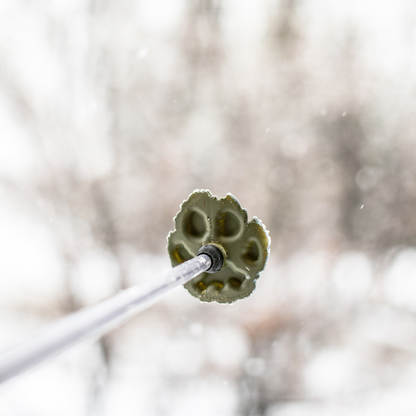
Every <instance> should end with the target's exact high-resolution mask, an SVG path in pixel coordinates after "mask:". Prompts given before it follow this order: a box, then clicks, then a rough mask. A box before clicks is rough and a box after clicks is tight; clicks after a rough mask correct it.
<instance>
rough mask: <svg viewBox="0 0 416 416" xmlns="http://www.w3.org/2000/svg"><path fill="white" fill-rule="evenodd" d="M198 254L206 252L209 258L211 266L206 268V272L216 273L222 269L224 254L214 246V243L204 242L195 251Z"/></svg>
mask: <svg viewBox="0 0 416 416" xmlns="http://www.w3.org/2000/svg"><path fill="white" fill-rule="evenodd" d="M200 254H206V255H207V256H208V257H209V258H210V259H211V262H212V264H211V267H210V268H209V269H208V270H207V273H216V272H219V271H220V270H221V269H222V266H223V264H224V256H223V254H222V251H221V250H220V249H219V248H218V247H216V246H214V244H206V245H205V246H202V247H201V248H200V249H199V250H198V253H197V256H199V255H200Z"/></svg>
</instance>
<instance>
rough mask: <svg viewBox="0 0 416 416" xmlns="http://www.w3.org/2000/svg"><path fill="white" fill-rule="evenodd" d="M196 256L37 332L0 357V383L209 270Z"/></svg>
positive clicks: (208, 264) (208, 261) (113, 325)
mask: <svg viewBox="0 0 416 416" xmlns="http://www.w3.org/2000/svg"><path fill="white" fill-rule="evenodd" d="M211 265H212V260H211V257H210V256H208V255H206V254H200V255H198V256H196V257H194V258H192V259H191V260H188V261H186V262H185V263H182V264H180V265H179V266H176V267H174V268H173V269H171V270H169V271H167V272H165V273H162V274H160V275H158V276H157V277H156V278H154V279H152V280H149V281H146V282H144V283H143V284H141V285H137V286H133V287H131V288H129V289H126V290H123V291H122V292H120V293H118V294H116V295H114V296H113V297H111V298H109V299H107V300H105V301H103V302H101V303H99V304H98V305H96V306H93V307H90V308H86V309H83V310H80V311H78V312H75V313H73V314H72V315H70V316H68V317H65V318H63V319H61V320H60V321H58V322H57V323H55V324H53V325H52V326H51V327H49V328H47V329H46V330H44V331H42V332H40V333H39V334H38V335H37V336H36V337H35V338H33V339H30V340H28V341H27V342H25V343H23V344H21V345H18V346H17V347H15V348H13V349H11V350H9V351H7V352H5V353H3V354H1V355H0V383H1V382H3V381H6V380H8V379H10V378H12V377H14V376H16V375H18V374H20V373H23V372H24V371H26V370H28V369H30V368H32V367H34V366H36V365H38V364H40V363H41V362H43V361H46V360H47V359H48V358H50V357H53V356H55V355H57V354H59V353H60V352H62V351H64V350H66V349H68V348H69V347H71V346H73V345H75V344H77V343H79V342H80V341H83V340H85V339H87V338H93V337H95V338H98V337H100V336H101V335H103V334H104V333H106V332H108V331H110V330H111V329H114V328H116V327H117V326H119V325H121V324H122V323H124V322H126V321H127V320H128V319H130V318H132V317H133V316H135V315H137V314H138V313H139V312H141V311H142V310H143V309H146V308H147V307H149V306H150V305H152V304H153V303H155V302H156V301H158V300H159V299H160V298H162V297H163V296H164V295H166V294H167V293H169V292H170V291H172V290H173V289H175V288H176V287H177V286H180V285H183V284H185V283H187V282H189V281H190V280H192V279H193V278H195V277H196V276H198V275H199V274H201V273H203V272H205V271H208V270H209V269H210V268H211Z"/></svg>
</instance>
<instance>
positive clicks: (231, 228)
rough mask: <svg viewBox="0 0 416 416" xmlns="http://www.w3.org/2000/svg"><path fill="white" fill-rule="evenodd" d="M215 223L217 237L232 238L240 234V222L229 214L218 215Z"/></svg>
mask: <svg viewBox="0 0 416 416" xmlns="http://www.w3.org/2000/svg"><path fill="white" fill-rule="evenodd" d="M217 222H218V224H217V226H218V235H219V236H220V237H234V236H235V235H237V234H238V233H239V232H240V228H241V224H240V221H239V220H238V218H237V217H236V216H235V215H233V214H231V213H230V212H224V213H222V214H220V215H219V216H218V221H217Z"/></svg>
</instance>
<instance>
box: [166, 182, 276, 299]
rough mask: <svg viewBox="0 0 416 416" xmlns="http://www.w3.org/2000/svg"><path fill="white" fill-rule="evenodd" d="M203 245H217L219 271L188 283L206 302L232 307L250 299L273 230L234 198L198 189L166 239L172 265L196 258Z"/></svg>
mask: <svg viewBox="0 0 416 416" xmlns="http://www.w3.org/2000/svg"><path fill="white" fill-rule="evenodd" d="M205 244H214V245H216V246H217V247H218V248H220V250H221V251H222V253H223V255H224V265H223V267H222V269H221V270H220V271H219V272H216V273H213V274H210V273H203V274H202V275H200V276H198V277H197V278H195V279H193V280H191V281H190V282H189V283H187V284H186V285H185V288H186V289H187V290H188V291H189V293H190V294H191V295H193V296H195V297H197V298H199V299H200V300H201V301H203V302H213V301H215V302H219V303H232V302H234V301H236V300H238V299H242V298H245V297H247V296H249V295H250V294H251V293H252V292H253V290H254V289H255V287H256V280H257V278H258V277H259V273H260V272H261V271H262V270H263V269H264V266H265V264H266V261H267V258H268V255H269V247H270V237H269V232H268V231H267V230H266V228H265V227H264V225H263V223H262V222H261V221H260V220H259V219H258V218H257V217H254V218H253V219H252V220H251V221H250V222H248V219H247V211H246V210H245V209H243V208H241V205H240V203H239V202H238V200H237V199H236V198H235V197H234V196H233V195H231V194H227V196H226V197H225V198H221V199H218V198H217V197H215V196H213V195H212V194H211V192H209V191H208V190H196V191H194V192H193V193H192V194H191V195H190V196H189V198H188V199H187V200H186V201H184V202H183V203H182V206H181V210H180V211H179V213H178V214H177V215H176V217H175V230H174V231H172V232H171V233H170V234H169V236H168V251H169V255H170V258H171V261H172V265H173V266H177V265H178V264H181V263H183V262H184V261H186V260H190V259H191V258H193V257H195V256H196V255H197V252H198V250H199V249H200V248H201V247H202V246H204V245H205Z"/></svg>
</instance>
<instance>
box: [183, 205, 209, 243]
mask: <svg viewBox="0 0 416 416" xmlns="http://www.w3.org/2000/svg"><path fill="white" fill-rule="evenodd" d="M183 231H184V233H185V234H186V235H188V236H190V237H193V238H201V237H203V236H204V235H205V233H206V231H207V224H206V221H205V218H204V216H203V215H202V214H200V213H199V212H197V211H191V212H189V213H188V214H187V215H186V217H185V220H184V223H183Z"/></svg>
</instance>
